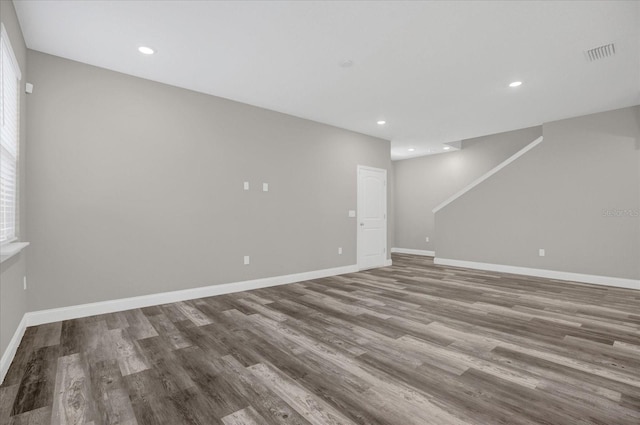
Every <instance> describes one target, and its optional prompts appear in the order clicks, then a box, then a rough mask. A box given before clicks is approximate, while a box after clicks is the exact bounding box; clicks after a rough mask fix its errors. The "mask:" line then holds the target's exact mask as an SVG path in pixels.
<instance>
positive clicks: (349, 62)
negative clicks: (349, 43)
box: [340, 59, 353, 68]
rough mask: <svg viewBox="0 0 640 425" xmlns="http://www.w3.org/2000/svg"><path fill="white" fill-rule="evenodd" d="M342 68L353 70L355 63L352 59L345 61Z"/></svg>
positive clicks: (342, 62)
mask: <svg viewBox="0 0 640 425" xmlns="http://www.w3.org/2000/svg"><path fill="white" fill-rule="evenodd" d="M340 66H341V67H342V68H351V67H352V66H353V61H352V60H351V59H345V60H343V61H341V62H340Z"/></svg>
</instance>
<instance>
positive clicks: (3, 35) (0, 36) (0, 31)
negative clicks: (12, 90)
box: [0, 22, 22, 94]
mask: <svg viewBox="0 0 640 425" xmlns="http://www.w3.org/2000/svg"><path fill="white" fill-rule="evenodd" d="M0 40H4V41H5V42H6V43H7V47H8V48H9V59H11V62H12V63H11V65H12V66H13V68H14V71H15V72H16V76H17V77H18V81H22V73H21V72H20V65H18V59H16V55H15V53H13V46H11V40H10V39H9V34H7V30H6V28H5V27H4V24H3V23H2V22H0ZM19 93H22V91H18V94H19Z"/></svg>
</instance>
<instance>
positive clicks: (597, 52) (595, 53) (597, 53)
mask: <svg viewBox="0 0 640 425" xmlns="http://www.w3.org/2000/svg"><path fill="white" fill-rule="evenodd" d="M584 54H585V56H586V57H587V60H588V61H589V62H593V61H597V60H600V59H604V58H608V57H609V56H613V55H615V54H616V46H615V44H613V43H609V44H605V45H603V46H598V47H594V48H593V49H590V50H586V51H585V52H584Z"/></svg>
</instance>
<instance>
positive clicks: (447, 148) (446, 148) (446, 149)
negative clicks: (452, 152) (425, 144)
mask: <svg viewBox="0 0 640 425" xmlns="http://www.w3.org/2000/svg"><path fill="white" fill-rule="evenodd" d="M442 149H444V150H445V151H448V150H449V149H451V147H449V146H445V147H444V148H442Z"/></svg>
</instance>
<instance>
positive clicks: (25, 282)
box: [22, 276, 27, 291]
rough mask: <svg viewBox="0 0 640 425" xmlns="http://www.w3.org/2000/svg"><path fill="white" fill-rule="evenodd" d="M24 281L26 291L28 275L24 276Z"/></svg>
mask: <svg viewBox="0 0 640 425" xmlns="http://www.w3.org/2000/svg"><path fill="white" fill-rule="evenodd" d="M22 283H23V286H24V290H25V291H26V290H27V277H26V276H24V277H23V278H22Z"/></svg>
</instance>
